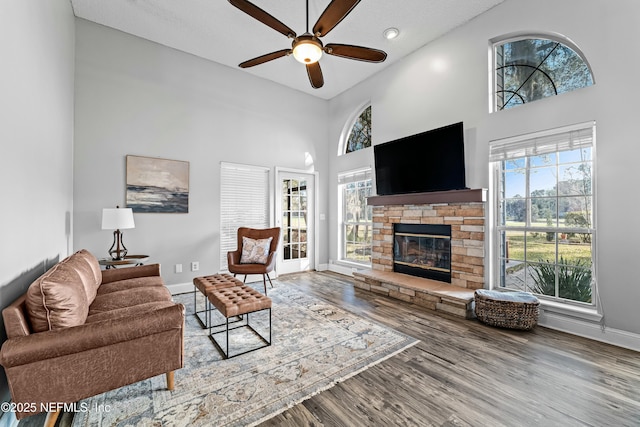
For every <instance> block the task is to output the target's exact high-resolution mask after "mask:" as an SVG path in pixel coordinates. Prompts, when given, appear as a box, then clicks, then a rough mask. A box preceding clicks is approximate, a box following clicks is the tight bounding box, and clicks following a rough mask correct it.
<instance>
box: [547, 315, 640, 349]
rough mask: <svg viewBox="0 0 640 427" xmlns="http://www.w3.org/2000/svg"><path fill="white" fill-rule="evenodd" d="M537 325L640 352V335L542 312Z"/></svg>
mask: <svg viewBox="0 0 640 427" xmlns="http://www.w3.org/2000/svg"><path fill="white" fill-rule="evenodd" d="M538 324H539V325H540V326H544V327H545V328H549V329H555V330H557V331H561V332H566V333H568V334H572V335H577V336H580V337H583V338H588V339H592V340H594V341H600V342H603V343H606V344H611V345H615V346H617V347H622V348H627V349H629V350H634V351H640V335H638V334H635V333H632V332H627V331H623V330H620V329H614V328H610V327H607V326H605V327H604V328H603V327H601V325H600V323H594V322H587V321H584V320H580V319H576V318H572V317H568V316H563V315H561V314H558V313H550V312H542V313H540V318H539V319H538Z"/></svg>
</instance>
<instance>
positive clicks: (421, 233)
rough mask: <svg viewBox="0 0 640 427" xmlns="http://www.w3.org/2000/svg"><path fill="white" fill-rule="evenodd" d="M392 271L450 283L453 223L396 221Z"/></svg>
mask: <svg viewBox="0 0 640 427" xmlns="http://www.w3.org/2000/svg"><path fill="white" fill-rule="evenodd" d="M393 271H395V272H398V273H405V274H410V275H412V276H418V277H425V278H427V279H433V280H439V281H442V282H447V283H451V226H450V225H432V224H394V225H393Z"/></svg>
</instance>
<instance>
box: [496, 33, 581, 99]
mask: <svg viewBox="0 0 640 427" xmlns="http://www.w3.org/2000/svg"><path fill="white" fill-rule="evenodd" d="M565 43H566V44H565ZM567 44H571V43H570V42H569V41H568V40H567V41H565V42H564V43H563V42H560V41H558V40H554V39H553V38H551V37H550V38H532V37H519V38H518V39H511V40H509V41H501V42H499V43H496V44H495V45H494V46H495V52H494V53H495V63H494V69H495V100H496V103H495V108H496V110H497V111H499V110H503V109H507V108H512V107H515V106H518V105H522V104H526V103H529V102H532V101H536V100H538V99H542V98H547V97H549V96H553V95H558V94H561V93H564V92H570V91H572V90H576V89H580V88H583V87H587V86H591V85H592V84H593V75H592V73H591V69H590V67H589V64H588V63H587V61H586V59H585V58H584V56H583V55H582V54H581V53H580V52H579V50H578V49H577V47H575V46H573V47H569V46H568V45H567Z"/></svg>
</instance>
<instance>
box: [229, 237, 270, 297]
mask: <svg viewBox="0 0 640 427" xmlns="http://www.w3.org/2000/svg"><path fill="white" fill-rule="evenodd" d="M243 237H249V238H251V239H256V240H257V239H268V238H269V237H271V246H270V247H269V256H268V258H267V261H266V263H264V264H245V263H241V262H240V259H241V257H242V238H243ZM279 242H280V227H274V228H265V229H256V228H248V227H240V228H238V246H237V248H238V249H236V250H235V251H231V252H227V264H228V266H229V272H230V273H233V276H234V277H235V276H236V274H244V281H246V280H247V275H249V274H262V282H263V284H264V293H265V295H266V294H267V280H266V279H269V284H270V285H271V287H272V288H273V283H271V277H269V273H270V272H272V271H273V268H274V267H275V264H276V253H277V249H278V243H279Z"/></svg>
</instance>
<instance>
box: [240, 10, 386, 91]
mask: <svg viewBox="0 0 640 427" xmlns="http://www.w3.org/2000/svg"><path fill="white" fill-rule="evenodd" d="M229 3H231V4H232V5H234V6H235V7H237V8H238V9H240V10H241V11H243V12H244V13H246V14H247V15H249V16H251V17H252V18H254V19H257V20H258V21H260V22H262V23H263V24H265V25H267V26H269V27H271V28H273V29H274V30H276V31H278V32H279V33H282V34H284V35H285V36H287V37H289V38H290V39H293V42H292V43H291V49H282V50H278V51H275V52H271V53H267V54H266V55H261V56H258V57H256V58H253V59H250V60H248V61H245V62H243V63H241V64H240V65H239V67H240V68H248V67H253V66H255V65H260V64H264V63H265V62H268V61H272V60H274V59H277V58H280V57H283V56H288V55H293V56H294V58H295V59H296V60H298V61H299V62H301V63H303V64H305V65H306V68H307V75H308V76H309V81H310V82H311V86H312V87H313V88H314V89H319V88H321V87H322V86H323V85H324V77H323V76H322V69H321V68H320V64H319V63H318V60H319V59H320V57H321V56H322V54H323V53H326V54H329V55H333V56H339V57H341V58H348V59H355V60H358V61H366V62H383V61H384V60H385V59H386V58H387V54H386V53H385V52H383V51H381V50H378V49H372V48H368V47H362V46H354V45H349V44H336V43H329V44H327V45H326V46H324V45H323V44H322V42H321V41H320V37H323V36H326V35H327V34H328V33H329V31H331V30H332V29H333V28H334V27H335V26H336V25H338V24H339V23H340V21H342V20H343V19H344V18H345V17H346V16H347V15H348V14H349V13H350V12H351V11H352V10H353V8H354V7H356V5H357V4H358V3H360V0H333V1H332V2H331V3H329V5H328V6H327V8H326V9H325V10H324V12H322V14H321V15H320V18H318V21H317V22H316V23H315V25H314V26H313V34H311V33H309V0H307V31H306V32H305V33H304V34H302V35H300V36H297V35H296V33H295V31H293V30H292V29H291V28H289V27H287V26H286V25H285V24H283V23H282V22H280V21H279V20H278V19H276V18H274V17H273V16H271V15H270V14H268V13H267V12H265V11H264V10H262V9H260V8H259V7H258V6H256V5H254V4H253V3H251V2H249V1H247V0H229Z"/></svg>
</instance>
